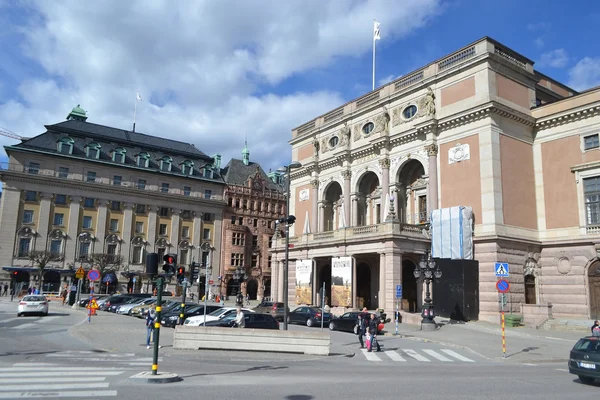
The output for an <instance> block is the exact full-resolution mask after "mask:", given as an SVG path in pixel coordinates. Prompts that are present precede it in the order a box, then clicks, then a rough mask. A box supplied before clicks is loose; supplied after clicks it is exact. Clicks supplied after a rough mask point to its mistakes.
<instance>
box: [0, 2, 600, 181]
mask: <svg viewBox="0 0 600 400" xmlns="http://www.w3.org/2000/svg"><path fill="white" fill-rule="evenodd" d="M374 19H377V21H379V22H380V32H381V40H379V41H377V53H376V55H377V62H376V81H377V83H376V86H379V85H381V84H384V83H386V82H389V81H391V80H393V79H395V78H398V77H400V76H402V75H405V74H407V73H410V72H411V71H413V70H415V69H418V68H420V67H422V66H424V65H426V64H428V63H430V62H432V61H434V60H435V59H438V58H441V57H443V56H445V55H447V54H449V53H451V52H453V51H455V50H458V49H459V48H461V47H463V46H466V45H467V44H469V43H471V42H474V41H476V40H478V39H480V38H482V37H484V36H490V37H492V38H494V39H495V40H497V41H499V42H501V43H503V44H504V45H506V46H508V47H509V48H512V49H513V50H515V51H517V52H519V53H521V54H523V55H524V56H526V57H528V58H530V59H532V60H534V61H535V68H536V69H537V70H539V71H540V72H542V73H544V74H546V75H549V76H550V77H552V78H554V79H557V80H559V81H561V82H563V83H565V84H567V85H570V86H571V87H572V88H574V89H576V90H584V89H587V88H590V87H593V86H598V85H600V44H599V42H598V37H599V34H600V2H598V0H589V1H588V0H580V1H576V2H572V3H571V4H570V5H569V6H566V4H565V3H564V2H563V1H557V0H550V1H548V0H543V1H542V0H530V1H527V2H521V1H517V0H502V1H481V0H328V1H327V0H286V1H281V0H206V1H203V0H179V1H170V0H139V1H136V0H128V1H122V0H103V1H80V0H65V1H62V0H52V1H46V0H38V1H23V0H0V129H4V130H9V131H11V132H14V133H16V134H18V135H20V136H29V137H30V136H35V135H38V134H41V133H43V132H44V130H45V129H44V125H48V124H53V123H58V122H61V121H64V120H65V118H66V116H67V114H68V113H69V111H70V110H71V109H72V108H73V107H74V106H76V105H78V104H81V107H82V108H84V109H85V110H87V111H88V122H93V123H98V124H103V125H109V126H113V127H118V128H122V129H131V127H132V123H133V109H134V104H135V102H136V93H137V92H139V94H140V96H141V98H142V101H141V102H139V103H138V106H137V122H136V131H137V132H142V133H146V134H150V135H156V136H161V137H165V138H171V139H176V140H180V141H185V142H188V143H193V144H194V145H195V146H196V147H197V148H199V149H200V150H202V151H203V152H204V153H206V154H209V155H212V154H215V153H220V154H222V157H223V161H224V162H227V161H228V160H229V159H230V158H232V157H235V158H241V151H242V149H243V147H244V141H245V140H247V141H248V147H249V149H250V158H251V160H252V161H256V162H259V163H261V164H262V166H263V168H265V169H266V170H268V169H276V168H278V167H280V166H281V165H285V164H286V163H289V162H290V161H291V147H290V145H289V143H288V141H289V140H290V138H291V130H292V129H293V128H294V127H297V126H298V125H301V124H302V123H304V122H308V121H310V120H311V119H313V118H315V117H317V116H319V115H321V114H324V113H325V112H327V111H328V110H332V109H334V108H336V107H338V106H339V105H342V104H344V103H345V102H347V101H350V100H352V99H354V98H357V97H359V96H361V95H362V94H364V93H366V92H368V91H369V90H370V89H371V79H372V43H373V20H374ZM16 143H17V141H15V140H14V139H9V138H6V137H2V136H0V145H2V146H4V145H10V144H16ZM0 161H6V154H5V153H4V152H3V151H2V153H1V154H0Z"/></svg>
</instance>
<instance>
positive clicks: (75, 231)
mask: <svg viewBox="0 0 600 400" xmlns="http://www.w3.org/2000/svg"><path fill="white" fill-rule="evenodd" d="M70 198H71V203H70V204H69V225H68V226H67V238H68V240H67V245H66V247H65V261H66V262H67V264H68V263H69V260H73V261H75V254H76V251H77V246H78V244H79V227H80V218H81V216H80V211H81V200H82V198H81V197H79V196H70Z"/></svg>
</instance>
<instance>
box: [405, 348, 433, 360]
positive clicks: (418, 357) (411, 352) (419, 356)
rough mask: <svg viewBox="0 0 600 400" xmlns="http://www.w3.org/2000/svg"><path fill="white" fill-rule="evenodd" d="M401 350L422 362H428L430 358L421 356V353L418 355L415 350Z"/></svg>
mask: <svg viewBox="0 0 600 400" xmlns="http://www.w3.org/2000/svg"><path fill="white" fill-rule="evenodd" d="M402 351H403V352H404V353H406V355H407V356H409V357H412V358H414V359H415V360H417V361H423V362H430V361H431V360H430V359H428V358H426V357H423V356H422V355H420V354H419V353H417V352H416V351H414V350H412V349H402Z"/></svg>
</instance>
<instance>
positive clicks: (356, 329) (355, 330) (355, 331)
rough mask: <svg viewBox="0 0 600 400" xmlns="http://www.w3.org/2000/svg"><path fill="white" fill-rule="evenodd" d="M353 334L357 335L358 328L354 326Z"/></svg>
mask: <svg viewBox="0 0 600 400" xmlns="http://www.w3.org/2000/svg"><path fill="white" fill-rule="evenodd" d="M354 334H355V335H358V326H356V325H354Z"/></svg>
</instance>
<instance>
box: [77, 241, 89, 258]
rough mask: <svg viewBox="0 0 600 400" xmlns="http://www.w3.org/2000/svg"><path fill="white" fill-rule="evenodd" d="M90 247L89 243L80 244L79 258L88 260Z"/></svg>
mask: <svg viewBox="0 0 600 400" xmlns="http://www.w3.org/2000/svg"><path fill="white" fill-rule="evenodd" d="M90 246H91V243H89V242H81V243H79V258H86V257H87V256H88V255H89V254H90Z"/></svg>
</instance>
